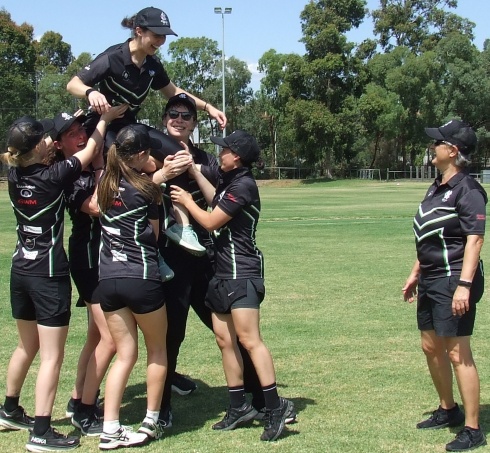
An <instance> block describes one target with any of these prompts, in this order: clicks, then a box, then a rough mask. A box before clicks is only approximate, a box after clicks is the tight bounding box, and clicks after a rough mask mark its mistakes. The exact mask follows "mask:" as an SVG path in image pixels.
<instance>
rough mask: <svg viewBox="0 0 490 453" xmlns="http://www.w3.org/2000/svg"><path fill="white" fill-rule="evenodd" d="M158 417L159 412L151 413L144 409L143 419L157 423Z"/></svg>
mask: <svg viewBox="0 0 490 453" xmlns="http://www.w3.org/2000/svg"><path fill="white" fill-rule="evenodd" d="M159 415H160V411H151V410H150V409H146V417H145V419H148V420H151V421H153V422H155V423H156V422H157V421H158V416H159Z"/></svg>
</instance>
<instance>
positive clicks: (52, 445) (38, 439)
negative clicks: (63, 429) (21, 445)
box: [26, 427, 80, 452]
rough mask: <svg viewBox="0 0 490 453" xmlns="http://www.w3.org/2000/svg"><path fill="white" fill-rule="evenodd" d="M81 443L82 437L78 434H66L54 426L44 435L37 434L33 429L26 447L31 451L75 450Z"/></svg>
mask: <svg viewBox="0 0 490 453" xmlns="http://www.w3.org/2000/svg"><path fill="white" fill-rule="evenodd" d="M79 445H80V439H79V438H78V437H76V436H65V435H64V434H61V433H59V432H58V431H57V430H56V429H54V428H53V427H51V428H49V429H48V430H47V431H46V432H45V433H44V434H43V435H42V436H37V435H36V434H34V432H33V431H31V432H30V433H29V440H28V442H27V444H26V448H27V450H29V451H34V452H37V451H66V450H74V449H75V448H77V447H78V446H79Z"/></svg>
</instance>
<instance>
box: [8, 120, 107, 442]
mask: <svg viewBox="0 0 490 453" xmlns="http://www.w3.org/2000/svg"><path fill="white" fill-rule="evenodd" d="M108 116H109V113H105V114H104V115H102V116H101V117H100V121H99V122H98V124H97V127H96V131H95V132H94V134H93V135H92V137H91V138H90V139H89V140H88V142H87V146H86V147H85V149H83V150H81V151H79V152H77V153H76V154H74V155H73V156H72V157H70V158H69V159H66V160H64V161H62V162H58V163H55V164H53V165H46V164H45V163H44V162H45V160H46V158H47V143H46V141H45V140H44V135H45V133H47V132H49V130H51V129H52V127H53V122H52V121H49V120H47V121H44V122H39V121H36V120H35V119H33V118H31V117H22V118H20V119H18V120H17V121H15V122H14V123H13V124H12V126H10V129H9V131H8V138H7V144H8V151H7V152H6V153H4V154H2V156H1V157H2V160H3V162H5V163H6V164H7V165H9V166H10V169H9V173H8V184H9V195H10V199H11V202H12V207H13V209H14V213H15V216H16V219H17V237H18V241H17V246H16V250H15V252H14V256H13V258H12V268H11V275H10V294H11V305H12V315H13V317H14V319H15V320H16V322H17V331H18V335H19V344H18V346H17V348H16V350H15V351H14V353H13V355H12V358H11V359H10V363H9V367H8V371H7V391H6V397H5V403H4V405H3V406H2V407H0V424H1V425H2V426H5V427H8V428H13V429H29V430H30V432H29V440H28V442H27V445H26V448H27V449H28V450H29V451H56V450H71V449H74V448H76V447H78V445H79V443H80V440H79V439H78V437H74V436H65V435H63V434H60V433H58V431H56V429H54V428H52V427H51V412H52V409H53V403H54V399H55V396H56V390H57V387H58V380H59V373H60V368H61V364H62V362H63V354H64V346H65V342H66V336H67V333H68V324H69V321H70V305H71V283H70V275H69V268H68V260H67V258H66V253H65V250H64V249H63V220H64V215H63V214H64V206H65V203H64V197H63V191H64V189H65V188H67V187H69V186H70V185H72V184H73V183H74V182H75V181H76V180H77V179H78V178H79V177H80V174H81V171H82V168H84V167H86V166H87V165H88V164H89V163H90V162H91V161H92V160H93V158H94V156H95V155H96V151H97V148H98V146H100V145H101V144H102V140H103V136H104V133H105V128H106V122H107V118H108ZM38 350H39V351H40V357H41V364H40V367H39V371H38V374H37V380H36V398H35V401H36V411H35V417H34V419H33V418H31V417H29V416H27V415H26V414H25V412H24V410H23V409H22V407H21V406H19V395H20V392H21V390H22V386H23V384H24V381H25V378H26V375H27V372H28V371H29V368H30V366H31V364H32V361H33V360H34V357H35V356H36V354H37V352H38Z"/></svg>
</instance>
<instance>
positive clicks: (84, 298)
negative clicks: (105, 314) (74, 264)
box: [70, 267, 99, 307]
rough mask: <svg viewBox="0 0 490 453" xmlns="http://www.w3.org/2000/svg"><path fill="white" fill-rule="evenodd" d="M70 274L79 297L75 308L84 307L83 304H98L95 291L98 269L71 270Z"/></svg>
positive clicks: (97, 283)
mask: <svg viewBox="0 0 490 453" xmlns="http://www.w3.org/2000/svg"><path fill="white" fill-rule="evenodd" d="M70 273H71V278H72V279H73V283H75V286H76V287H77V291H78V295H79V296H80V297H79V299H78V301H77V307H85V302H87V303H89V304H98V303H99V301H98V297H97V291H96V289H97V286H98V285H99V268H98V267H96V268H94V269H72V270H71V271H70Z"/></svg>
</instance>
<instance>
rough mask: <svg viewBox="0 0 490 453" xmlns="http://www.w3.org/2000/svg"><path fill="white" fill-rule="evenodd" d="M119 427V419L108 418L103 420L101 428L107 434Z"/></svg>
mask: <svg viewBox="0 0 490 453" xmlns="http://www.w3.org/2000/svg"><path fill="white" fill-rule="evenodd" d="M120 427H121V424H120V423H119V420H110V421H107V422H106V421H105V420H104V425H103V427H102V430H103V431H104V432H105V433H107V434H114V433H116V432H117V430H118V429H119V428H120Z"/></svg>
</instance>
